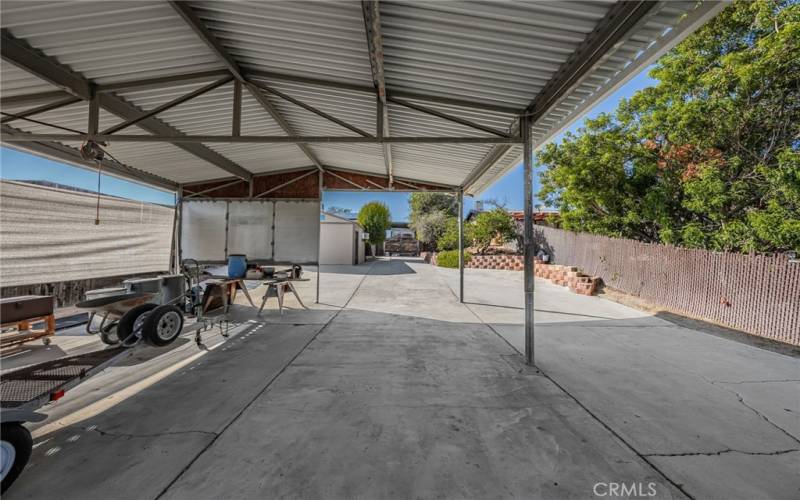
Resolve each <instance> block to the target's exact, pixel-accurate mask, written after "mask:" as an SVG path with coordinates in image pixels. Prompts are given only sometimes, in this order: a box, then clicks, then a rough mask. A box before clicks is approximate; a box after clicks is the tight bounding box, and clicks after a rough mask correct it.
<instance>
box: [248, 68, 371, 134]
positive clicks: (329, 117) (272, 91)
mask: <svg viewBox="0 0 800 500" xmlns="http://www.w3.org/2000/svg"><path fill="white" fill-rule="evenodd" d="M251 83H252V84H253V85H255V86H256V87H258V88H259V89H261V90H265V91H267V92H269V93H270V94H274V95H276V96H278V97H280V98H281V99H283V100H284V101H289V102H290V103H292V104H295V105H297V106H300V107H301V108H303V109H305V110H308V111H311V112H312V113H314V114H315V115H317V116H321V117H322V118H325V119H326V120H329V121H331V122H333V123H335V124H337V125H339V126H341V127H344V128H346V129H348V130H352V131H353V132H355V133H356V134H358V135H360V136H363V137H372V134H368V133H367V132H364V131H363V130H361V129H360V128H358V127H355V126H353V125H350V124H349V123H347V122H346V121H344V120H340V119H338V118H336V117H335V116H332V115H329V114H328V113H326V112H324V111H322V110H320V109H317V108H315V107H314V106H311V105H310V104H306V103H304V102H303V101H301V100H299V99H295V98H294V97H292V96H290V95H287V94H285V93H283V92H281V91H279V90H277V89H274V88H272V87H270V86H269V85H265V84H263V83H259V82H251Z"/></svg>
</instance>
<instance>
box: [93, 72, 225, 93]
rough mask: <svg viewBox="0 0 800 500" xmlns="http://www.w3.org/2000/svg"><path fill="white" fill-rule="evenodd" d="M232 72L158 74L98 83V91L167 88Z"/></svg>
mask: <svg viewBox="0 0 800 500" xmlns="http://www.w3.org/2000/svg"><path fill="white" fill-rule="evenodd" d="M228 74H230V73H229V72H228V71H227V70H224V69H214V70H211V71H198V72H195V73H183V74H177V75H169V76H158V77H155V78H142V79H138V80H126V81H124V82H117V83H108V84H105V85H98V86H97V87H96V91H97V92H101V93H102V92H118V91H120V90H142V89H148V88H159V87H161V88H165V87H173V86H176V85H185V84H187V83H193V82H202V81H206V80H211V79H212V78H220V77H222V76H225V75H228Z"/></svg>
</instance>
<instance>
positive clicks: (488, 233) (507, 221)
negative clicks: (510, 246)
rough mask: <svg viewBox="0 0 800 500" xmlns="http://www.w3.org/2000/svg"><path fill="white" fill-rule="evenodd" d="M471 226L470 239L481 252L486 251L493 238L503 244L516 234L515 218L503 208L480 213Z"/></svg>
mask: <svg viewBox="0 0 800 500" xmlns="http://www.w3.org/2000/svg"><path fill="white" fill-rule="evenodd" d="M469 226H470V237H471V238H470V239H471V240H472V242H473V243H474V244H475V246H477V247H478V252H480V253H484V252H485V251H486V249H487V248H489V245H491V244H492V241H493V240H494V241H496V242H497V243H499V244H501V245H502V244H503V243H506V242H507V241H509V240H511V239H513V238H514V237H515V236H516V232H515V230H514V218H513V217H511V215H509V213H508V212H506V211H505V210H503V209H502V208H495V209H494V210H490V211H488V212H481V213H479V214H478V215H477V216H475V220H474V221H473V222H472V223H471V224H469Z"/></svg>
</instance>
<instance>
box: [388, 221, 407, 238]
mask: <svg viewBox="0 0 800 500" xmlns="http://www.w3.org/2000/svg"><path fill="white" fill-rule="evenodd" d="M404 234H407V235H410V236H411V237H412V238H414V230H413V229H411V228H410V227H408V222H392V227H391V228H390V229H388V230H387V231H386V239H390V238H394V237H396V236H402V235H404Z"/></svg>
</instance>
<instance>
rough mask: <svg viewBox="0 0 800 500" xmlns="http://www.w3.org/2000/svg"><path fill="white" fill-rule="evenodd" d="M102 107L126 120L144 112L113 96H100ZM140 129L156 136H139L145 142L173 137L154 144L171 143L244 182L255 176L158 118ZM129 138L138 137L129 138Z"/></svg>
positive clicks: (114, 138)
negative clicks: (184, 139)
mask: <svg viewBox="0 0 800 500" xmlns="http://www.w3.org/2000/svg"><path fill="white" fill-rule="evenodd" d="M100 105H101V106H102V107H103V109H105V110H106V111H109V112H111V113H114V114H115V115H117V116H119V117H122V118H124V119H130V118H133V117H135V116H138V115H139V114H141V113H142V110H141V109H139V108H137V107H136V106H133V105H131V104H129V103H128V102H127V101H124V100H122V99H120V98H118V97H116V96H114V95H113V94H109V93H106V94H100ZM136 125H137V126H138V127H139V128H141V129H143V130H146V131H147V132H150V133H151V134H154V135H142V136H139V137H141V138H144V139H145V142H148V140H149V139H150V138H156V137H159V136H161V137H172V138H173V139H172V140H161V141H159V140H156V141H154V142H169V143H171V144H174V145H175V146H177V147H179V148H181V149H183V150H184V151H186V152H188V153H191V154H192V155H194V156H196V157H198V158H200V159H201V160H204V161H207V162H208V163H211V164H212V165H215V166H217V167H219V168H221V169H222V170H225V171H226V172H228V173H230V174H232V175H234V176H236V177H238V178H240V179H244V180H250V178H251V177H252V176H253V174H252V173H250V172H249V171H248V170H245V169H244V168H242V167H240V166H239V165H237V164H236V163H234V162H232V161H231V160H229V159H227V158H225V157H224V156H222V155H221V154H219V153H217V152H216V151H214V150H212V149H209V148H208V147H206V146H204V145H203V144H199V143H201V142H203V141H192V140H188V141H183V140H181V139H182V138H184V137H186V136H185V135H184V134H183V133H182V132H181V131H180V130H178V129H176V128H175V127H173V126H171V125H167V124H166V123H164V122H162V121H161V120H159V119H158V118H155V117H153V116H151V117H150V118H147V119H145V120H142V121H141V122H139V123H137V124H136ZM100 137H103V136H98V137H95V140H98V141H101V142H106V141H119V140H120V139H119V136H116V135H109V136H105V139H101V138H100ZM128 137H136V136H128Z"/></svg>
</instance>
